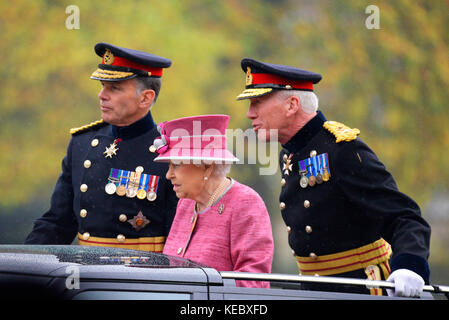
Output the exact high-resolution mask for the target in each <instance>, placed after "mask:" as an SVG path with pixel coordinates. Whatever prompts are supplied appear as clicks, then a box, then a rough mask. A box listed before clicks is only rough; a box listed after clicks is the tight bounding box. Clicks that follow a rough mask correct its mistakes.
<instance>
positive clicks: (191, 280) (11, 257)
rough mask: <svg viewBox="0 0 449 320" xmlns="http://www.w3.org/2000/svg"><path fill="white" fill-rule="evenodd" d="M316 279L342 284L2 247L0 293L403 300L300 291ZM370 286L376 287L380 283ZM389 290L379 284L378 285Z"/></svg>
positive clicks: (147, 258) (120, 252) (117, 254)
mask: <svg viewBox="0 0 449 320" xmlns="http://www.w3.org/2000/svg"><path fill="white" fill-rule="evenodd" d="M317 278H319V281H344V280H345V279H342V278H338V279H337V280H336V279H335V278H331V277H307V276H295V275H276V274H269V275H268V274H267V275H264V274H250V273H238V272H219V271H217V270H215V269H213V268H210V267H207V266H204V265H201V264H198V263H195V262H193V261H190V260H186V259H183V258H178V257H172V256H167V255H163V254H158V253H151V252H144V251H136V250H126V249H120V248H111V247H85V246H78V245H60V246H56V245H0V290H1V292H2V298H3V299H5V298H6V299H13V300H14V299H21V300H23V299H58V300H240V299H244V300H261V299H263V300H280V299H289V300H303V299H313V300H321V299H325V300H335V299H338V300H354V299H355V300H365V299H401V298H393V297H386V296H380V297H379V296H370V295H363V294H351V293H336V292H319V291H305V290H301V289H300V283H299V282H304V281H318V280H317ZM236 279H250V280H264V281H271V288H270V289H260V288H242V287H236V285H235V280H236ZM347 280H348V281H349V279H347ZM350 281H352V282H354V283H355V285H366V280H360V281H359V282H357V280H356V279H350ZM369 283H370V284H371V283H372V284H373V285H374V284H376V286H377V285H378V284H379V283H380V281H379V283H377V282H369ZM388 284H389V283H386V282H384V281H382V283H381V284H380V285H388ZM390 285H391V284H390ZM426 287H430V289H429V288H428V290H430V291H432V290H433V291H434V292H436V291H438V290H440V291H444V290H448V289H449V288H447V287H439V288H436V287H431V286H426ZM448 291H449V290H448ZM421 299H433V296H432V295H431V294H430V293H428V292H424V293H423V295H422V297H421Z"/></svg>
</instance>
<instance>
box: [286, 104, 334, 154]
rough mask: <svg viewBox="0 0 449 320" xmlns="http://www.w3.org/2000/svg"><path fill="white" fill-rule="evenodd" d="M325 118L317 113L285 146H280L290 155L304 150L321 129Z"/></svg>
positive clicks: (319, 112)
mask: <svg viewBox="0 0 449 320" xmlns="http://www.w3.org/2000/svg"><path fill="white" fill-rule="evenodd" d="M325 121H326V118H325V117H324V115H323V114H322V113H321V111H318V112H317V114H316V116H315V117H313V118H312V119H310V120H309V122H307V123H306V125H305V126H304V127H302V128H301V129H300V130H299V131H298V132H297V133H296V134H295V135H294V136H293V137H292V138H291V139H290V140H289V141H288V142H287V143H286V144H284V145H282V147H283V148H285V149H287V150H288V151H289V152H291V153H297V152H298V151H300V150H301V149H302V148H304V147H305V146H306V145H307V143H309V142H310V139H312V138H313V137H314V136H315V135H316V134H317V133H318V132H319V131H320V130H321V128H322V127H323V123H324V122H325Z"/></svg>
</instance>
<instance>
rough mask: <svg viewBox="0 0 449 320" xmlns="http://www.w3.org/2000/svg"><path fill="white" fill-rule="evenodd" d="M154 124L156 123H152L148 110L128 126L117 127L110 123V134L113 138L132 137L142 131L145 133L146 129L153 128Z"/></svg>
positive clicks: (139, 134)
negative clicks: (143, 115)
mask: <svg viewBox="0 0 449 320" xmlns="http://www.w3.org/2000/svg"><path fill="white" fill-rule="evenodd" d="M155 125H156V124H155V123H154V120H153V117H152V116H151V112H148V113H147V115H146V116H145V117H143V118H142V119H140V120H137V121H136V122H134V123H132V124H130V125H129V126H125V127H117V126H114V125H111V134H112V136H113V137H114V138H115V139H117V138H120V139H124V140H126V139H132V138H135V137H138V136H141V135H142V134H144V133H147V132H148V131H150V130H151V129H153V128H154V126H155Z"/></svg>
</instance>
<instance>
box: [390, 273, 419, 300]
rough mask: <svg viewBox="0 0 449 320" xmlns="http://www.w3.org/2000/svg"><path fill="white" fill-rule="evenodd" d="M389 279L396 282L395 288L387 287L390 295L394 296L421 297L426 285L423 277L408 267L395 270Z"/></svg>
mask: <svg viewBox="0 0 449 320" xmlns="http://www.w3.org/2000/svg"><path fill="white" fill-rule="evenodd" d="M387 281H389V282H393V283H394V290H392V289H387V294H388V296H394V297H419V296H420V295H421V293H422V290H423V287H424V280H423V278H422V277H421V276H420V275H419V274H417V273H415V272H413V271H410V270H408V269H398V270H396V271H394V272H393V273H392V274H390V276H389V277H388V279H387Z"/></svg>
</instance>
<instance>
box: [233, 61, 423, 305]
mask: <svg viewBox="0 0 449 320" xmlns="http://www.w3.org/2000/svg"><path fill="white" fill-rule="evenodd" d="M241 67H242V69H243V71H244V72H245V73H246V87H245V90H244V91H243V92H242V93H241V94H240V95H239V96H238V97H237V99H238V100H242V99H250V106H249V110H248V112H247V117H248V118H249V119H250V120H251V121H252V125H253V128H254V130H255V131H256V133H257V135H258V137H259V138H260V139H264V140H269V139H270V138H271V137H272V135H270V134H269V131H270V130H277V137H278V141H279V142H280V143H281V145H282V150H281V153H280V159H279V161H280V166H281V173H282V178H281V185H282V189H281V194H280V197H279V199H280V204H279V206H280V210H281V213H282V217H283V219H284V221H285V223H286V225H287V231H288V241H289V244H290V246H291V248H292V250H293V254H294V256H295V258H296V261H297V264H298V267H299V271H300V273H301V274H303V275H326V276H329V275H331V276H342V277H353V278H366V277H367V278H369V279H377V280H381V279H384V280H385V279H388V280H389V281H392V282H394V283H395V290H394V292H388V294H394V295H403V296H417V295H419V294H420V293H421V292H422V288H423V285H424V283H428V282H429V266H428V262H427V259H428V256H429V242H430V226H429V225H428V224H427V223H426V221H425V220H424V219H423V218H422V217H421V213H420V209H419V207H418V205H417V204H416V203H415V202H414V201H413V200H412V199H410V198H409V197H408V196H406V195H405V194H403V193H401V192H399V190H398V188H397V186H396V183H395V181H394V179H393V177H392V176H391V174H390V173H389V172H388V171H387V170H386V168H385V166H384V165H383V164H382V163H381V162H380V161H379V159H378V158H377V157H376V155H375V154H374V152H373V151H372V150H371V149H370V148H369V147H368V146H367V145H366V144H365V143H364V142H363V141H362V140H361V139H360V138H358V135H359V134H360V131H359V130H358V129H353V128H350V127H348V126H346V125H344V124H342V123H339V122H336V121H328V120H327V119H326V118H325V116H324V115H323V113H322V112H321V111H318V110H317V108H318V98H317V96H316V95H315V94H314V92H313V89H314V88H313V87H314V85H315V84H317V83H318V82H319V81H320V80H321V75H320V74H317V73H314V72H310V71H306V70H302V69H298V68H295V67H291V66H285V65H277V64H270V63H264V62H261V61H257V60H254V59H247V58H246V59H243V60H242V61H241ZM309 287H311V286H309ZM320 289H324V290H341V288H333V287H332V286H328V287H323V286H320ZM344 290H346V289H344ZM347 290H348V291H357V290H354V288H348V289H347ZM363 290H364V289H363ZM365 291H366V290H365ZM370 291H371V292H370V293H371V294H378V295H380V294H382V291H381V290H378V289H375V288H373V289H371V290H370Z"/></svg>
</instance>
